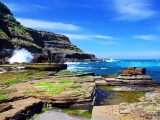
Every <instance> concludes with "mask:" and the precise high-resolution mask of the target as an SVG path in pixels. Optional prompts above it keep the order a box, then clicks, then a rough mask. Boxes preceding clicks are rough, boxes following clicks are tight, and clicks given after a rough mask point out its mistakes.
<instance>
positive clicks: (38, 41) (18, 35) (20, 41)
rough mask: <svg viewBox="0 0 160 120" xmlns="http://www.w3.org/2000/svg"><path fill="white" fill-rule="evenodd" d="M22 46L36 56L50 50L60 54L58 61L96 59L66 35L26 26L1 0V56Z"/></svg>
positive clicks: (6, 55)
mask: <svg viewBox="0 0 160 120" xmlns="http://www.w3.org/2000/svg"><path fill="white" fill-rule="evenodd" d="M21 48H25V49H27V50H28V51H30V52H32V53H34V54H35V56H36V58H37V55H38V56H45V55H47V52H48V51H49V53H51V55H56V57H57V56H58V57H57V58H58V59H57V61H58V60H59V61H66V60H69V61H75V60H76V61H79V60H81V61H82V60H83V59H95V56H94V55H93V54H87V53H84V52H83V51H82V50H80V49H79V48H77V46H75V45H73V44H72V43H71V42H70V40H69V38H68V37H67V36H65V35H61V34H55V33H53V32H47V31H39V30H35V29H31V28H26V27H24V26H23V25H21V24H20V23H19V22H18V21H17V20H16V19H15V18H14V16H13V14H12V13H11V11H10V10H9V9H8V7H7V6H6V5H4V4H3V3H1V2H0V58H4V57H8V54H9V55H10V54H11V53H12V50H14V49H21ZM8 49H9V50H8ZM8 51H9V53H8ZM62 59H63V60H62Z"/></svg>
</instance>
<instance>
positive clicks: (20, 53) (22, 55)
mask: <svg viewBox="0 0 160 120" xmlns="http://www.w3.org/2000/svg"><path fill="white" fill-rule="evenodd" d="M33 58H34V57H33V55H32V54H31V53H30V52H29V51H28V50H25V49H23V48H22V49H20V50H15V51H14V52H13V56H12V57H11V58H10V59H9V63H10V64H13V63H14V62H18V63H22V62H26V63H29V62H31V61H32V60H33Z"/></svg>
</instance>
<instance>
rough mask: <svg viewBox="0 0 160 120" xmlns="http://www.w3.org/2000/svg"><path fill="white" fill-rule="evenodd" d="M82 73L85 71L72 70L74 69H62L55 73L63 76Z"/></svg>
mask: <svg viewBox="0 0 160 120" xmlns="http://www.w3.org/2000/svg"><path fill="white" fill-rule="evenodd" d="M84 73H85V72H74V71H68V70H62V71H60V72H58V73H56V75H59V76H64V75H77V74H84Z"/></svg>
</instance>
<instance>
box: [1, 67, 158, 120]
mask: <svg viewBox="0 0 160 120" xmlns="http://www.w3.org/2000/svg"><path fill="white" fill-rule="evenodd" d="M130 69H134V71H136V68H129V69H128V70H130ZM128 70H127V71H128ZM138 70H140V71H141V72H136V73H135V72H133V73H132V74H131V73H129V74H128V73H127V74H125V76H124V74H120V75H119V76H118V77H116V78H104V77H101V76H94V74H91V73H73V72H66V71H61V72H59V73H55V74H52V75H51V76H41V77H35V79H34V80H31V81H26V82H20V83H17V84H13V85H10V86H6V87H5V85H1V86H0V92H1V93H3V92H6V91H11V92H8V93H7V94H5V95H4V96H5V97H6V99H4V100H1V101H0V106H1V109H0V119H1V120H6V119H22V118H26V117H29V116H32V115H33V114H35V113H38V112H40V111H41V109H42V107H47V106H56V107H60V108H69V109H75V108H78V109H92V108H93V111H92V120H98V119H99V118H101V120H105V119H106V118H107V119H108V118H110V117H111V118H117V119H118V118H119V119H120V118H123V119H124V118H125V116H126V115H127V118H128V117H130V115H131V116H132V117H134V116H133V112H130V111H132V110H133V111H135V112H136V110H137V106H139V107H140V106H141V108H140V109H142V108H143V109H144V111H145V113H146V114H150V115H154V117H155V116H156V115H155V114H157V112H158V110H157V111H155V112H154V114H151V113H148V108H147V107H146V106H150V105H154V104H157V105H158V104H159V97H158V96H159V95H160V93H159V92H158V90H159V87H158V84H156V83H155V82H154V80H152V79H151V77H149V76H147V77H146V75H145V69H143V68H142V69H138ZM120 73H124V71H121V72H120ZM125 73H126V71H125ZM111 79H112V80H111ZM119 80H121V82H119ZM126 80H127V81H136V80H137V82H136V84H133V82H126ZM146 80H147V81H148V80H149V81H150V82H149V84H148V83H147V84H146ZM117 81H118V82H117ZM142 81H143V82H142ZM131 83H132V84H131ZM134 83H135V82H134ZM138 83H139V85H138ZM142 83H143V84H142ZM111 85H112V86H113V87H112V88H111V89H110V91H113V92H114V91H121V92H125V91H127V92H136V91H137V92H140V91H143V92H147V93H146V94H145V96H144V97H141V98H137V99H138V101H139V102H138V103H132V104H130V103H120V104H118V105H114V106H113V105H107V106H103V107H102V106H95V100H96V92H95V90H96V88H97V87H98V86H106V87H107V86H108V87H110V86H111ZM152 95H154V97H153V99H152V101H153V102H151V104H149V103H150V102H149V101H151V96H152ZM123 106H126V107H125V109H124V107H123ZM131 106H132V108H131ZM139 107H138V108H139ZM111 108H112V110H111ZM103 109H104V110H103ZM153 109H154V108H153V107H151V108H150V109H149V110H153ZM158 109H159V108H158ZM102 111H103V112H102ZM109 111H110V112H111V111H112V112H111V113H110V112H109ZM106 112H107V114H106ZM110 115H111V116H110ZM115 115H116V116H115ZM136 116H138V117H137V119H138V118H139V119H140V118H141V114H138V113H137V114H136ZM142 118H145V117H144V116H143V117H142Z"/></svg>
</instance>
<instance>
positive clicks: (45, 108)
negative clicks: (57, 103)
mask: <svg viewBox="0 0 160 120" xmlns="http://www.w3.org/2000/svg"><path fill="white" fill-rule="evenodd" d="M53 108H54V107H52V106H50V107H44V108H42V112H46V111H48V110H52V109H53Z"/></svg>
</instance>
